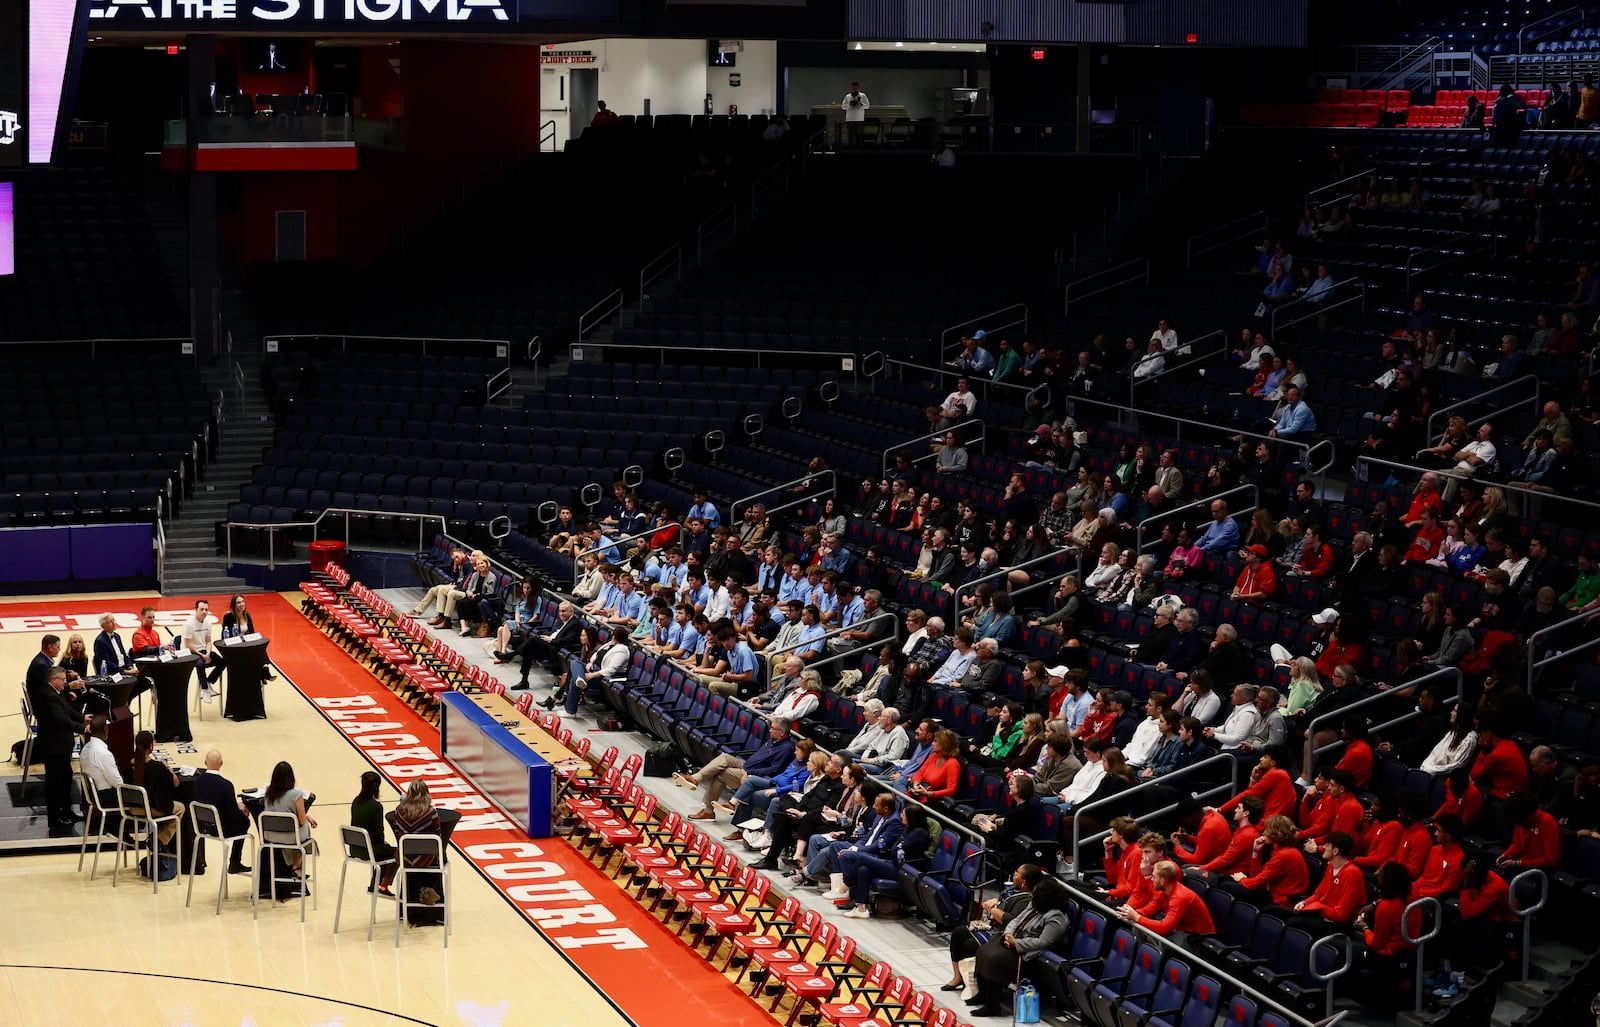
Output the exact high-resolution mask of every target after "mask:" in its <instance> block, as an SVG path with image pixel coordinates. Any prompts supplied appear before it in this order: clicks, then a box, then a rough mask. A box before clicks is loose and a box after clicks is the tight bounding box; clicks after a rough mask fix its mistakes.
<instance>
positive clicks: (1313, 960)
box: [1306, 934, 1356, 1016]
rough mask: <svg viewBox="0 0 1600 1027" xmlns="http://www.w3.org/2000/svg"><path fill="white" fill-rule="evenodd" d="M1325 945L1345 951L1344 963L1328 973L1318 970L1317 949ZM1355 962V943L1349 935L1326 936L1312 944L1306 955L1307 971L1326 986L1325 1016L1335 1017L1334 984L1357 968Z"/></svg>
mask: <svg viewBox="0 0 1600 1027" xmlns="http://www.w3.org/2000/svg"><path fill="white" fill-rule="evenodd" d="M1324 945H1327V946H1330V947H1331V946H1334V945H1338V946H1341V947H1342V948H1343V950H1344V962H1343V963H1340V964H1339V965H1338V966H1336V967H1334V968H1333V969H1332V970H1329V971H1328V972H1327V973H1323V972H1322V971H1320V970H1318V969H1317V949H1319V948H1321V947H1323V946H1324ZM1355 962H1356V959H1355V941H1354V940H1353V939H1352V938H1351V937H1350V936H1349V935H1348V934H1325V935H1323V936H1322V937H1320V938H1318V939H1317V940H1316V941H1314V942H1312V943H1311V948H1310V950H1309V951H1307V953H1306V971H1307V972H1308V973H1310V974H1311V976H1313V977H1315V978H1316V979H1317V980H1319V981H1321V982H1322V983H1323V984H1324V985H1326V987H1324V988H1323V991H1324V993H1325V994H1326V996H1327V1003H1328V1004H1327V1006H1326V1008H1325V1009H1324V1011H1323V1015H1324V1016H1332V1015H1333V982H1334V981H1335V980H1337V979H1338V978H1340V977H1343V976H1344V975H1345V974H1347V973H1349V972H1350V970H1351V968H1353V967H1354V966H1355Z"/></svg>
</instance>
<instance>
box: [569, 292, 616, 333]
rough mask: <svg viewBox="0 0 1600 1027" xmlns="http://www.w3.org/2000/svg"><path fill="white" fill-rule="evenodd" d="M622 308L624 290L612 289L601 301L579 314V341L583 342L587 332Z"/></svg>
mask: <svg viewBox="0 0 1600 1027" xmlns="http://www.w3.org/2000/svg"><path fill="white" fill-rule="evenodd" d="M621 309H622V290H621V289H612V290H611V291H610V292H608V293H606V295H605V297H604V298H603V299H601V300H600V302H598V303H596V304H595V305H594V306H592V307H590V308H589V309H588V310H585V311H584V312H583V313H581V314H579V315H578V341H579V342H582V341H583V336H584V334H585V333H587V332H592V331H594V329H595V327H596V326H597V325H599V324H600V323H601V322H603V321H604V320H605V319H606V318H608V317H610V316H611V315H612V314H615V313H616V312H617V311H619V310H621ZM585 322H587V324H586V323H585Z"/></svg>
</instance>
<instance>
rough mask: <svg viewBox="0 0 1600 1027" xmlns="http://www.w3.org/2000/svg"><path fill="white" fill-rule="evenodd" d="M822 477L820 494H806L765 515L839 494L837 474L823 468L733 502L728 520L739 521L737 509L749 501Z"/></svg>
mask: <svg viewBox="0 0 1600 1027" xmlns="http://www.w3.org/2000/svg"><path fill="white" fill-rule="evenodd" d="M824 475H826V476H827V478H828V487H827V488H825V489H823V490H822V491H820V492H807V493H806V494H805V496H803V497H802V498H800V499H796V500H794V501H793V502H789V503H784V504H783V505H782V506H775V507H772V508H771V509H769V510H767V513H769V514H770V513H776V512H777V511H779V510H787V509H789V508H790V507H795V506H801V505H803V504H806V503H809V502H812V501H813V500H817V499H822V498H823V497H826V496H830V495H831V496H837V495H838V494H839V474H838V472H837V471H835V470H834V469H833V468H831V467H825V468H823V469H822V470H820V471H814V472H812V473H810V474H802V475H801V476H800V477H798V478H795V479H794V480H793V481H786V482H784V483H783V484H781V485H773V486H772V487H771V488H765V489H762V490H761V491H759V492H752V493H750V494H749V495H748V496H745V497H744V498H742V499H736V500H734V501H733V504H732V505H731V506H729V507H728V520H729V521H730V522H731V521H737V520H738V519H739V508H740V507H748V506H749V505H750V502H751V500H754V499H760V498H761V497H762V496H770V495H772V494H773V493H774V492H782V491H783V490H785V489H787V488H790V487H792V486H795V485H804V484H805V483H807V482H809V481H815V480H816V479H817V478H821V477H822V476H824Z"/></svg>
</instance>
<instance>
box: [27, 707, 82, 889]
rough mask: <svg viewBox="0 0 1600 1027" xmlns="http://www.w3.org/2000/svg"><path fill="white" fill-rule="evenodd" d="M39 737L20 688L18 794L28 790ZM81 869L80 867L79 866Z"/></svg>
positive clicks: (37, 729)
mask: <svg viewBox="0 0 1600 1027" xmlns="http://www.w3.org/2000/svg"><path fill="white" fill-rule="evenodd" d="M37 737H39V727H38V725H37V724H36V723H35V722H34V719H33V703H31V702H29V701H28V690H27V688H26V687H24V688H23V690H22V785H21V791H20V792H19V793H18V794H25V793H26V792H27V791H28V771H30V770H32V769H33V741H34V739H35V738H37ZM79 869H80V870H81V869H82V868H81V867H80V868H79Z"/></svg>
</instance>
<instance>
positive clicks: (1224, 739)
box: [1205, 685, 1261, 749]
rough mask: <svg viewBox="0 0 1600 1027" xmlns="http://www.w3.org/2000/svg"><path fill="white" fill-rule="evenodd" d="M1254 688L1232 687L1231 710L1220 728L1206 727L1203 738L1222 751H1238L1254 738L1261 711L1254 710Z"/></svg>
mask: <svg viewBox="0 0 1600 1027" xmlns="http://www.w3.org/2000/svg"><path fill="white" fill-rule="evenodd" d="M1256 692H1257V689H1256V686H1255V685H1234V686H1233V709H1232V710H1231V711H1229V713H1228V719H1227V720H1226V721H1224V722H1223V725H1222V726H1221V727H1208V728H1206V729H1205V736H1206V737H1207V738H1209V739H1210V740H1211V741H1213V742H1216V743H1217V744H1218V745H1220V746H1222V748H1224V749H1238V748H1239V747H1240V746H1241V745H1243V744H1244V743H1245V742H1248V741H1250V740H1251V739H1252V738H1254V737H1255V736H1256V732H1257V729H1258V728H1259V727H1260V726H1261V711H1260V710H1258V709H1256Z"/></svg>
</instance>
